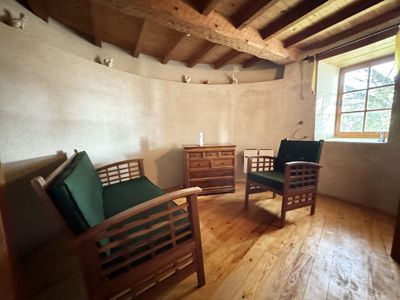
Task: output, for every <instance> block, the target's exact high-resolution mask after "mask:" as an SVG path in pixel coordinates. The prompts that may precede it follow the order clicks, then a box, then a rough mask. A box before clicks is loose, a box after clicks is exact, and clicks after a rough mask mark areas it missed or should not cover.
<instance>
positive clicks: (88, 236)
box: [76, 187, 202, 244]
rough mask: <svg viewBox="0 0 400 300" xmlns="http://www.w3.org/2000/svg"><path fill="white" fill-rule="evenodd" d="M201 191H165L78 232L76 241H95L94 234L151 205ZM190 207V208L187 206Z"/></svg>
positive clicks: (190, 189) (141, 211) (193, 194)
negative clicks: (82, 231)
mask: <svg viewBox="0 0 400 300" xmlns="http://www.w3.org/2000/svg"><path fill="white" fill-rule="evenodd" d="M201 192H202V189H201V188H199V187H191V188H186V189H181V190H178V191H174V192H171V193H167V194H164V195H161V196H158V197H156V198H154V199H151V200H149V201H146V202H144V203H142V204H139V205H136V206H134V207H132V208H130V209H127V210H125V211H123V212H120V213H119V214H117V215H115V216H113V217H111V218H109V219H107V220H105V221H104V222H103V223H101V224H98V225H96V226H94V227H92V228H90V229H88V230H87V231H85V232H84V233H82V234H80V235H79V236H77V238H76V242H77V243H78V244H79V243H82V242H95V243H96V242H97V241H98V240H97V239H96V236H98V235H100V234H101V233H103V232H106V231H107V230H109V229H111V228H115V226H116V225H119V224H121V223H123V222H124V221H126V220H127V219H129V218H131V217H133V216H135V215H137V214H140V213H143V212H145V211H147V210H149V209H150V208H152V207H156V206H159V205H161V204H163V203H166V202H169V201H172V200H175V199H179V198H183V197H190V196H197V195H198V194H199V193H201ZM189 209H190V208H189Z"/></svg>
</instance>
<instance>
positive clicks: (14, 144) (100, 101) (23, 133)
mask: <svg viewBox="0 0 400 300" xmlns="http://www.w3.org/2000/svg"><path fill="white" fill-rule="evenodd" d="M6 2H9V1H6ZM46 26H47V25H46ZM60 34H63V33H62V32H61V33H60ZM0 37H1V43H0V66H1V68H0V128H1V130H0V140H1V144H0V160H1V161H2V162H3V163H5V165H4V166H5V169H6V179H7V176H8V179H10V178H11V177H10V174H14V173H15V169H14V166H15V165H18V166H19V168H20V167H21V164H23V163H24V161H32V159H33V160H36V159H37V158H40V157H43V156H48V155H53V154H55V153H56V151H59V150H62V151H66V152H68V154H70V153H71V152H72V151H73V149H74V148H77V149H80V150H86V151H87V152H88V153H89V155H90V157H91V158H92V160H93V162H94V164H95V165H100V164H104V163H109V162H112V161H115V160H120V159H126V158H133V157H142V158H144V159H145V170H146V173H147V175H148V177H149V178H150V179H151V180H153V181H154V182H155V183H157V184H159V185H160V186H161V187H171V186H177V185H181V184H182V181H183V172H182V169H183V163H182V148H181V145H182V144H187V143H197V141H198V136H199V132H200V131H203V132H204V134H205V141H206V143H235V144H236V145H237V146H238V151H237V153H238V154H237V158H238V163H237V174H238V179H239V180H240V179H242V180H243V178H244V177H243V173H242V151H243V149H244V148H246V147H249V148H255V147H271V148H273V149H275V150H277V147H278V146H279V141H280V139H282V138H284V137H288V136H290V133H291V132H292V131H293V130H294V129H295V128H296V123H297V122H298V121H299V120H304V122H305V125H304V127H303V129H302V132H301V135H308V136H312V135H313V130H314V127H313V124H314V107H315V102H314V97H313V96H312V94H311V92H310V73H311V65H309V64H307V63H298V64H293V65H290V66H288V67H287V69H286V71H285V78H284V79H282V80H275V81H268V82H259V83H247V84H239V85H201V84H184V83H180V82H172V81H166V80H159V79H154V78H148V77H143V76H138V75H135V74H131V73H128V72H124V71H121V70H118V69H109V68H106V67H104V66H101V65H99V64H96V63H94V62H92V61H91V60H88V59H86V58H83V57H81V56H80V55H74V54H71V53H69V51H66V50H64V49H62V48H60V47H55V46H54V45H53V41H51V39H52V37H47V36H45V35H43V36H40V37H38V36H36V35H33V34H30V33H26V32H21V31H19V30H16V29H14V28H10V27H8V26H6V25H4V24H3V23H0ZM60 40H62V38H60ZM69 41H70V42H71V41H72V40H69ZM80 46H81V44H80V43H77V44H76V47H77V48H79V47H80ZM71 47H72V45H71ZM151 67H152V65H149V66H148V68H151ZM20 170H21V169H18V172H20ZM21 172H22V170H21ZM25 185H29V181H25ZM23 190H24V191H25V197H19V198H18V199H19V200H18V201H16V200H15V199H14V198H11V199H10V201H14V202H15V204H16V205H14V208H15V209H16V210H17V209H18V211H17V212H16V214H17V215H18V216H19V219H18V220H24V224H22V223H21V222H19V221H18V222H15V223H16V225H17V226H19V227H18V228H16V229H15V231H16V232H15V234H14V236H15V238H16V239H17V240H20V241H21V240H24V241H23V243H20V245H21V247H23V248H24V249H23V252H26V251H27V249H28V250H30V249H32V248H33V247H34V246H36V245H37V244H38V243H40V242H41V241H43V240H45V239H47V238H49V236H50V235H51V232H52V231H51V230H46V226H44V225H43V224H48V226H47V229H49V228H51V226H54V225H53V222H54V221H53V220H52V219H51V218H50V217H49V216H48V214H46V213H41V210H43V208H41V207H40V206H35V205H33V206H32V205H31V204H32V203H33V201H35V199H34V198H32V194H30V191H31V190H30V188H29V187H27V186H25V187H24V189H23ZM33 210H34V213H32V211H33ZM39 219H40V222H38V220H39ZM16 220H17V219H16ZM27 224H40V228H43V231H41V230H40V228H38V230H35V231H28V232H27V231H26V229H27V226H25V225H27Z"/></svg>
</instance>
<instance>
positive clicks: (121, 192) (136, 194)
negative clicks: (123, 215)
mask: <svg viewBox="0 0 400 300" xmlns="http://www.w3.org/2000/svg"><path fill="white" fill-rule="evenodd" d="M162 194H164V193H163V191H162V190H160V188H159V187H157V186H156V185H155V184H153V183H152V182H151V181H150V180H148V179H147V177H145V176H143V177H139V178H135V179H132V180H127V181H123V182H119V183H116V184H111V185H108V186H105V187H104V188H103V198H104V215H105V217H106V218H107V219H108V218H110V217H112V216H114V215H116V214H118V213H120V212H122V211H124V210H127V209H129V208H131V207H133V206H136V205H138V204H141V203H143V202H146V201H147V200H150V199H153V198H155V197H158V196H161V195H162Z"/></svg>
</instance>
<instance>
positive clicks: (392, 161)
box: [319, 77, 400, 215]
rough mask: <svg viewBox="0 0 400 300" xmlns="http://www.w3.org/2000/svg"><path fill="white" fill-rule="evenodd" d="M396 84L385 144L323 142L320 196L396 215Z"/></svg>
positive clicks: (399, 172) (399, 138)
mask: <svg viewBox="0 0 400 300" xmlns="http://www.w3.org/2000/svg"><path fill="white" fill-rule="evenodd" d="M399 81H400V77H398V82H397V87H396V95H395V101H394V104H393V110H392V118H391V124H390V136H389V140H388V143H374V144H368V143H345V142H329V141H328V142H325V145H324V150H323V152H322V157H321V164H322V165H323V166H324V168H323V169H322V171H321V179H320V187H319V191H320V192H321V193H324V194H327V195H332V196H335V197H339V198H342V199H345V200H348V201H351V202H356V203H359V204H362V205H366V206H370V207H373V208H377V209H379V210H382V211H386V212H388V213H390V214H392V215H394V214H396V212H397V205H398V199H399V197H400V159H399V158H400V82H399Z"/></svg>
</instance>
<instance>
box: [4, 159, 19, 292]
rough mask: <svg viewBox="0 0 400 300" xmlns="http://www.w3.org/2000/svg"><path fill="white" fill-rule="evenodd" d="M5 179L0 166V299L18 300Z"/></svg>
mask: <svg viewBox="0 0 400 300" xmlns="http://www.w3.org/2000/svg"><path fill="white" fill-rule="evenodd" d="M5 185H6V183H5V178H4V173H3V170H2V168H1V164H0V299H2V300H3V299H4V300H11V299H18V296H17V288H16V280H15V269H14V258H13V254H12V253H11V250H10V244H9V239H8V235H7V234H9V232H8V228H9V227H8V223H7V217H8V215H9V214H8V213H7V212H6V203H5V201H6V193H5Z"/></svg>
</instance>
